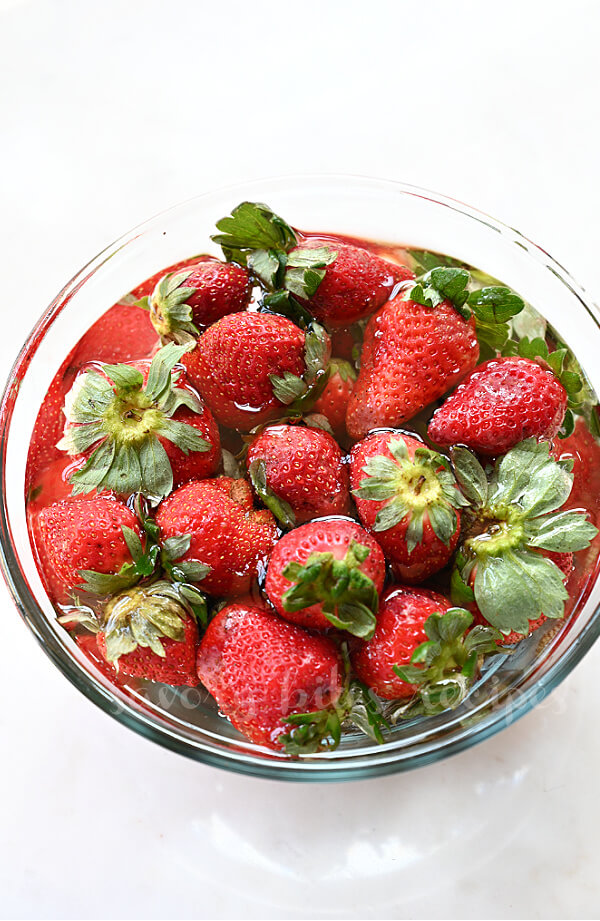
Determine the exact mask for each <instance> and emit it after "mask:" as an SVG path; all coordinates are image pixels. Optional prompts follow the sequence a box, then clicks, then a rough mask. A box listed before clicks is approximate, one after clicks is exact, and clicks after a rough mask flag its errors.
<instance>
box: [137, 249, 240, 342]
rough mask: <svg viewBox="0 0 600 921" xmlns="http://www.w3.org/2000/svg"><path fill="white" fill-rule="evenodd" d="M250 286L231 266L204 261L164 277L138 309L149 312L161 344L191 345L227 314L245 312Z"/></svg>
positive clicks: (238, 267)
mask: <svg viewBox="0 0 600 921" xmlns="http://www.w3.org/2000/svg"><path fill="white" fill-rule="evenodd" d="M251 294H252V286H251V283H250V276H249V275H248V272H247V271H246V269H244V268H242V267H241V266H239V265H235V263H224V262H219V261H218V260H217V259H210V258H205V259H204V260H202V261H199V262H197V263H195V264H193V265H187V266H186V267H185V268H184V269H182V270H180V271H176V272H169V273H167V274H165V275H164V276H163V277H162V278H161V279H160V280H159V281H158V282H157V284H156V286H155V288H154V290H153V292H152V294H151V295H150V297H146V298H142V300H141V301H140V302H139V303H140V305H141V306H144V307H147V308H148V309H149V310H150V319H151V320H152V324H153V326H154V329H155V330H156V332H157V333H158V335H159V336H160V337H161V339H162V341H163V342H167V341H170V340H173V341H174V342H178V343H180V344H183V343H187V342H195V340H196V337H197V336H198V335H199V332H200V330H201V329H206V327H207V326H210V325H211V324H212V323H216V321H217V320H220V319H221V317H224V316H226V315H227V314H229V313H238V312H239V311H241V310H245V309H246V308H247V307H248V304H249V303H250V296H251Z"/></svg>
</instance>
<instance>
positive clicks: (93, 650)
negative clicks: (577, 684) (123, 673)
mask: <svg viewBox="0 0 600 921" xmlns="http://www.w3.org/2000/svg"><path fill="white" fill-rule="evenodd" d="M75 642H76V643H77V645H78V646H79V648H80V649H81V651H82V653H83V654H84V656H85V657H86V658H87V659H89V660H90V661H91V662H92V663H93V664H94V665H95V666H96V668H97V669H98V671H100V672H101V673H102V674H103V675H104V677H105V678H108V680H109V681H113V682H114V681H117V682H118V678H119V673H118V672H117V670H116V668H115V667H114V665H111V663H110V662H107V661H106V659H104V658H103V657H102V655H101V653H100V650H99V649H98V638H97V636H96V634H94V633H80V634H79V635H78V636H76V637H75Z"/></svg>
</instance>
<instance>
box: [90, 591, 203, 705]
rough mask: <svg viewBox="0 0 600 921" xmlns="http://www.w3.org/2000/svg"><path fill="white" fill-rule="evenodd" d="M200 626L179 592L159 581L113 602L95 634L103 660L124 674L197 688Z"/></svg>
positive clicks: (128, 592) (127, 592) (121, 595)
mask: <svg viewBox="0 0 600 921" xmlns="http://www.w3.org/2000/svg"><path fill="white" fill-rule="evenodd" d="M198 641H199V635H198V627H197V624H196V621H195V619H194V616H193V613H192V611H191V608H190V606H189V605H186V603H185V600H184V599H183V598H182V596H181V592H180V590H179V588H178V587H177V586H175V585H173V584H171V583H170V582H155V583H154V584H153V585H150V586H149V587H147V588H134V589H129V590H128V591H126V592H122V593H121V594H119V595H116V596H115V597H113V598H111V599H110V601H109V602H108V604H107V605H106V608H105V611H104V613H103V617H102V623H101V626H100V630H99V632H98V635H97V643H98V649H99V651H100V653H101V655H102V656H103V657H104V659H105V660H106V661H107V662H108V663H110V664H112V665H114V667H115V668H116V670H117V671H118V672H120V673H121V674H123V675H130V676H131V677H135V678H145V679H146V680H148V681H159V682H162V683H163V684H170V685H174V686H175V687H178V686H179V685H184V684H187V685H190V686H192V687H195V685H197V684H198V678H197V675H196V654H197V650H198Z"/></svg>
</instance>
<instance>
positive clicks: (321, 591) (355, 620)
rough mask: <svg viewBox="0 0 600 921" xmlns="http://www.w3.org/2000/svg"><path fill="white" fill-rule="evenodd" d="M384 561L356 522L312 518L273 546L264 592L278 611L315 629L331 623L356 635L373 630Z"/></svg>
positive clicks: (375, 545)
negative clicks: (312, 519)
mask: <svg viewBox="0 0 600 921" xmlns="http://www.w3.org/2000/svg"><path fill="white" fill-rule="evenodd" d="M384 579H385V560H384V557H383V553H382V552H381V549H380V548H379V546H378V545H377V543H376V542H375V541H374V540H373V538H372V537H370V536H369V535H368V534H367V533H366V531H364V530H363V529H362V528H361V527H360V525H358V524H356V522H355V521H351V520H350V519H344V518H334V519H330V520H329V521H312V522H309V523H308V524H305V525H302V526H301V527H299V528H295V529H294V530H293V531H290V532H289V533H288V534H285V535H284V536H283V537H282V538H281V540H280V541H279V542H278V543H277V545H276V546H275V549H274V551H273V553H272V555H271V559H270V561H269V567H268V569H267V579H266V582H265V591H266V593H267V596H268V598H269V601H270V602H271V603H272V604H273V605H274V607H275V609H276V610H277V612H278V614H280V615H281V616H282V617H285V619H286V620H290V621H292V622H293V623H296V624H301V625H302V626H303V627H311V628H313V629H315V630H326V629H328V628H330V627H331V626H332V625H333V626H334V627H339V628H340V629H342V630H348V632H350V633H353V634H354V635H356V636H369V635H371V634H372V633H373V630H374V629H375V614H376V612H377V605H378V600H379V593H380V592H381V589H382V588H383V582H384Z"/></svg>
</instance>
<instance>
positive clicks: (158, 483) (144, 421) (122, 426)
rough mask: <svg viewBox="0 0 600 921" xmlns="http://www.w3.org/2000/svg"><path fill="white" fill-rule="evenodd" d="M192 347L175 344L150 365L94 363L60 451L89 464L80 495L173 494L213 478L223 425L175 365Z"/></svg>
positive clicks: (76, 479) (78, 482)
mask: <svg viewBox="0 0 600 921" xmlns="http://www.w3.org/2000/svg"><path fill="white" fill-rule="evenodd" d="M185 350H186V346H176V345H174V344H173V343H170V344H169V345H167V346H165V348H163V349H161V350H160V351H159V352H157V354H156V355H155V357H154V358H153V359H152V361H149V360H144V361H138V362H132V363H131V364H118V365H105V364H97V365H96V364H95V363H94V364H93V365H91V366H88V367H87V368H86V369H85V370H84V371H83V373H82V374H80V375H79V376H78V377H77V379H76V381H75V383H74V385H73V387H72V389H71V390H70V391H69V393H68V394H67V397H66V400H65V409H64V412H65V417H66V420H67V421H66V423H65V430H64V437H63V438H62V440H61V441H60V442H59V447H60V448H61V449H62V450H65V451H67V452H68V453H69V454H70V455H72V456H74V457H81V456H83V457H85V459H86V461H85V465H84V466H83V467H82V468H81V469H80V470H78V471H76V472H75V473H74V474H73V476H72V478H71V483H72V484H73V488H74V491H76V492H79V493H81V492H90V491H92V490H93V489H98V490H100V489H109V490H112V491H114V492H115V493H117V494H119V495H130V494H131V493H134V492H142V493H143V494H144V495H146V496H148V497H150V498H154V499H157V498H161V497H162V496H165V495H168V493H169V492H170V491H171V490H172V488H173V486H174V485H175V486H177V485H180V484H181V483H183V482H186V481H188V480H190V479H191V478H194V477H198V476H208V475H210V474H212V473H214V472H215V471H216V469H217V467H218V465H219V462H220V442H219V431H218V428H217V425H216V423H215V421H214V419H213V417H212V415H211V413H210V410H208V409H207V408H206V407H205V406H204V404H203V403H202V401H201V400H200V399H199V397H198V395H197V393H196V392H195V391H193V390H192V389H191V388H190V387H189V386H188V385H187V382H186V380H185V378H184V377H183V369H181V368H180V369H179V370H177V369H176V364H177V362H178V361H179V359H180V358H181V356H182V354H183V353H184V351H185Z"/></svg>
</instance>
